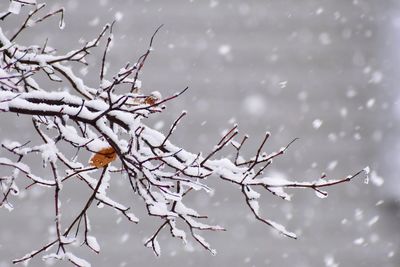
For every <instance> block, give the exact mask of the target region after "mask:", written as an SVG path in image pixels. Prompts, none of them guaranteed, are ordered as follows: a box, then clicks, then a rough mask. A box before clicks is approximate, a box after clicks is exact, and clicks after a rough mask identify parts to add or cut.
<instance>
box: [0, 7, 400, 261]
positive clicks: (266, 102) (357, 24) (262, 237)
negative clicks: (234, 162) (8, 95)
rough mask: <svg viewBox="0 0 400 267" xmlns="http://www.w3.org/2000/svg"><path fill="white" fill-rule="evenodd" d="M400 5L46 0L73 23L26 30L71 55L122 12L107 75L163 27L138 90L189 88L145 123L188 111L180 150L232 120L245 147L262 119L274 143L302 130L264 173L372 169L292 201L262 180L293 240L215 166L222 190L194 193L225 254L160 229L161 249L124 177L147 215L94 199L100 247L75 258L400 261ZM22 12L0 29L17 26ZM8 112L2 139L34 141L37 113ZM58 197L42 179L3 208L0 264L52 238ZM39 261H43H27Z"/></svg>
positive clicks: (274, 214)
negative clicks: (148, 244)
mask: <svg viewBox="0 0 400 267" xmlns="http://www.w3.org/2000/svg"><path fill="white" fill-rule="evenodd" d="M5 4H6V3H5V1H4V2H3V3H1V4H0V7H1V8H4V6H5ZM399 5H400V2H399V1H395V0H392V1H389V0H388V1H374V0H353V1H348V0H341V1H328V0H318V1H317V0H303V1H297V0H269V1H261V0H258V1H256V0H252V1H239V0H234V1H217V0H211V1H209V0H205V1H200V0H185V1H180V0H173V1H162V0H158V1H154V0H146V1H144V0H137V1H136V0H135V1H133V0H132V1H122V0H114V1H111V0H110V1H107V0H100V1H92V0H91V1H78V0H70V1H61V0H60V1H49V9H50V10H54V9H56V8H58V7H61V6H64V7H65V9H66V28H65V29H64V30H63V31H60V30H58V28H57V21H56V19H52V23H47V24H44V25H38V27H37V28H35V29H33V30H32V31H31V32H29V33H28V32H26V33H25V34H24V35H23V36H21V38H20V39H19V42H20V43H21V44H39V45H40V44H42V43H43V42H44V40H45V39H46V38H49V44H50V45H51V46H53V47H56V48H58V49H59V50H60V52H65V51H68V50H69V49H72V48H77V47H79V40H80V39H81V40H82V39H84V40H91V39H92V38H94V37H95V36H96V35H97V33H98V32H99V31H100V30H101V28H102V26H103V25H104V24H105V23H108V22H111V21H112V20H114V19H117V20H118V22H117V24H116V25H115V29H114V36H115V42H114V45H113V49H112V51H111V52H110V54H109V63H110V66H109V72H108V74H109V76H108V77H110V76H111V75H112V74H113V73H114V72H116V71H117V70H118V69H119V68H120V67H122V66H123V65H125V63H126V62H127V61H130V62H135V61H136V59H137V58H138V56H140V55H141V54H142V53H143V52H144V51H145V50H146V48H147V45H148V42H149V39H150V37H151V35H152V34H153V32H154V30H155V29H156V28H157V27H158V26H159V25H160V24H164V25H165V26H164V27H163V28H162V30H161V31H160V32H159V34H158V35H157V37H156V40H155V43H154V51H153V52H152V54H151V56H150V58H149V60H148V61H147V64H146V66H145V68H144V71H143V75H142V77H141V80H142V81H143V88H144V90H146V91H147V90H148V91H153V90H158V91H160V92H161V93H162V94H163V95H164V96H166V95H170V94H172V93H174V92H176V91H179V90H181V89H183V88H184V87H186V86H189V87H190V90H189V91H188V92H187V93H186V94H185V95H183V96H182V97H180V98H179V99H178V100H176V101H174V102H170V103H169V104H168V109H167V111H166V112H165V113H164V114H161V115H158V116H157V117H155V118H153V119H151V120H149V125H151V126H153V125H155V127H157V128H158V129H160V130H161V131H164V132H166V131H168V129H169V125H170V124H171V123H172V122H173V120H174V119H175V118H176V117H177V116H179V114H180V112H181V111H182V110H187V111H188V112H189V114H188V116H187V117H186V118H185V119H184V121H183V123H182V124H181V125H180V129H179V130H178V131H176V132H175V134H174V136H173V140H174V142H175V143H178V144H182V146H183V147H184V148H186V149H188V150H191V151H193V152H198V151H204V152H207V151H210V149H212V147H213V146H214V144H215V143H216V142H217V140H219V138H220V136H221V133H222V132H223V131H224V130H225V129H227V128H229V127H231V125H232V123H234V122H237V123H238V124H239V129H240V133H241V134H245V133H247V134H249V135H250V138H251V139H250V142H249V143H248V144H247V146H246V149H245V155H247V156H250V155H252V153H253V154H254V151H255V150H256V149H257V145H258V144H259V142H260V141H261V139H262V137H263V134H264V132H265V131H266V130H268V131H270V132H271V133H272V138H271V139H270V141H269V142H268V144H267V145H266V149H267V151H276V150H277V149H279V148H280V147H281V146H284V145H285V144H286V143H288V142H289V141H290V140H292V139H293V138H295V137H299V138H300V140H299V141H297V142H296V143H295V144H294V145H293V146H292V147H291V149H290V150H289V152H288V153H287V154H286V155H284V156H283V157H282V158H280V159H279V160H276V161H275V162H274V164H273V165H272V167H271V168H270V169H269V170H268V174H271V175H281V176H284V177H287V178H288V179H293V180H305V181H311V180H313V179H316V178H318V177H319V176H320V174H321V173H322V172H326V173H327V175H328V176H329V177H330V178H341V177H343V176H346V175H348V174H352V173H354V172H356V171H358V170H360V169H363V168H364V167H365V166H367V165H368V166H370V167H371V170H372V174H371V175H370V182H369V183H368V184H365V183H364V179H363V178H362V177H361V178H360V179H356V180H354V181H353V182H351V183H348V184H341V185H338V186H336V187H334V188H329V189H328V191H329V197H328V198H327V199H319V198H318V197H316V196H315V194H314V193H313V192H312V191H310V190H291V191H290V193H291V194H292V195H293V198H292V201H291V202H285V201H283V200H281V199H278V198H276V197H273V196H270V195H269V194H268V193H267V192H265V194H264V195H265V196H264V197H263V199H262V201H261V202H260V204H261V208H262V213H263V214H264V215H265V216H267V217H269V218H271V219H274V220H276V221H278V222H280V223H282V224H283V225H285V226H287V228H288V229H290V230H292V231H295V232H296V233H297V234H299V239H298V240H291V239H289V238H284V237H281V236H279V235H277V234H276V233H275V232H274V231H272V230H271V229H270V228H269V227H267V226H265V225H263V224H261V223H259V222H257V221H255V220H254V219H253V217H252V216H251V214H250V212H249V210H248V208H247V206H246V205H245V203H244V199H243V197H242V195H241V193H240V191H239V190H238V189H237V188H236V187H235V186H233V185H231V184H225V183H223V182H221V181H219V180H218V178H216V177H212V178H210V179H209V181H208V183H209V185H211V186H213V187H214V188H215V192H214V194H213V195H211V196H210V195H207V194H205V193H196V194H193V195H192V196H191V199H190V204H191V205H192V206H193V207H196V208H197V209H198V210H199V212H201V213H207V214H209V215H210V218H211V219H210V221H211V222H214V223H218V224H220V225H222V226H224V227H226V228H227V229H228V231H227V232H222V233H207V234H205V235H204V236H205V237H206V238H207V240H208V241H209V242H210V243H211V244H212V246H213V247H214V248H215V249H217V251H218V254H217V255H216V256H211V255H210V254H209V253H208V252H207V251H204V250H203V249H202V248H201V247H200V246H199V245H197V244H195V243H192V244H191V245H189V246H187V247H185V246H184V245H182V244H181V242H180V241H179V240H174V239H172V238H170V237H169V233H168V232H165V233H163V234H162V235H161V238H160V240H159V241H160V244H161V246H162V256H161V257H159V258H156V257H155V256H154V255H153V253H152V251H151V250H149V249H147V248H145V247H144V246H143V239H144V238H146V237H148V236H150V235H151V234H153V232H154V230H155V229H156V227H157V225H159V223H160V222H159V221H157V219H154V218H148V217H147V216H146V215H145V212H144V208H143V205H142V202H140V201H139V200H138V199H132V197H131V196H130V195H129V192H128V190H126V189H125V188H126V185H125V184H124V181H123V180H118V177H115V178H113V179H115V181H116V182H115V186H114V189H112V190H111V191H112V194H113V195H115V196H117V198H118V199H120V200H123V201H125V202H127V203H130V202H131V203H133V210H134V212H135V213H136V214H137V215H138V216H139V217H140V218H141V223H140V224H139V225H131V224H129V223H127V222H125V221H124V220H123V221H122V222H119V221H118V215H116V214H115V212H113V211H112V210H110V209H108V208H103V209H97V208H95V207H94V208H92V209H91V210H90V214H91V217H92V226H93V233H94V235H95V236H97V238H98V241H99V242H100V245H101V247H102V251H101V253H100V255H95V254H94V253H92V252H90V251H87V250H86V249H84V248H82V249H79V250H77V253H76V254H77V255H78V256H82V257H83V258H85V259H87V260H89V261H90V262H91V263H92V266H121V267H123V266H296V267H305V266H331V267H332V266H388V267H390V266H400V253H399V246H400V231H399V230H400V209H399V208H400V202H399V199H400V184H399V180H398V173H399V169H400V167H399V166H400V157H399V147H400V142H399V138H398V135H399V133H400V129H399V126H398V122H399V118H400V106H399V100H400V91H399V89H398V80H397V77H400V76H399V67H400V64H399V63H400V52H399V49H398V47H399V46H400V7H399ZM23 19H24V17H23V16H21V17H14V18H10V19H9V20H8V21H6V22H5V23H4V22H1V23H2V24H0V25H1V27H2V29H3V31H4V32H6V33H8V34H11V33H12V32H13V31H14V30H15V29H16V28H17V26H18V25H19V23H20V22H21V21H22V20H23ZM101 53H102V50H101V49H99V50H98V53H97V54H96V53H95V54H94V55H93V57H92V58H91V63H92V64H93V66H92V67H89V68H88V69H87V70H85V69H84V70H82V69H80V68H81V67H80V66H75V67H74V69H75V70H76V71H77V72H79V71H81V72H82V73H85V72H86V71H88V74H87V75H86V76H85V80H86V82H87V83H88V84H90V85H92V86H97V84H98V68H99V65H98V64H99V61H100V55H101ZM96 64H97V65H96ZM55 86H56V87H55V88H57V87H58V86H59V85H58V84H56V85H55ZM1 120H2V125H3V127H1V128H0V138H1V139H6V138H7V139H16V140H18V141H20V142H24V141H27V140H29V139H31V138H32V137H31V133H30V132H31V128H30V124H29V120H25V119H24V118H22V117H16V116H9V115H5V114H1ZM160 121H161V122H160ZM6 124H7V127H4V125H6ZM224 153H225V154H226V155H229V154H231V153H232V151H230V150H229V149H228V150H226V151H225V152H224ZM2 155H3V154H2ZM41 172H42V170H41V167H40V164H38V167H37V173H41ZM43 173H45V172H43ZM382 181H384V183H383V184H381V183H382ZM81 187H82V184H80V183H79V182H77V183H70V184H68V185H66V186H65V189H64V191H63V208H65V209H66V211H64V216H65V217H66V219H67V218H68V216H72V215H70V214H75V213H76V211H77V210H78V209H79V208H80V207H81V205H82V203H83V201H85V199H87V197H88V194H89V192H87V191H85V190H81V189H80V188H81ZM52 205H53V203H52V193H51V192H50V191H46V190H43V189H33V190H30V191H28V192H26V193H24V194H23V195H22V197H21V198H16V199H15V200H14V206H15V210H14V211H12V212H11V213H10V212H8V211H6V210H5V209H1V210H0V267H7V266H11V265H12V264H11V260H12V259H13V258H16V257H19V256H22V255H25V253H27V252H29V251H31V250H33V249H36V248H38V247H40V246H41V245H42V244H44V242H45V241H46V240H48V239H50V238H52V236H53V235H54V232H53V231H54V229H53V230H52V228H49V225H51V224H52V219H53V217H52V216H53V208H52ZM43 265H45V263H44V262H42V261H41V259H40V257H38V258H36V259H34V260H32V261H31V262H30V266H43ZM64 265H65V266H67V265H68V264H67V263H61V264H59V265H58V266H64Z"/></svg>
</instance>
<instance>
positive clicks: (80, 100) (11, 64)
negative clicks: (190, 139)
mask: <svg viewBox="0 0 400 267" xmlns="http://www.w3.org/2000/svg"><path fill="white" fill-rule="evenodd" d="M22 7H26V8H31V9H32V10H31V11H30V12H29V13H28V16H27V18H26V20H25V21H24V22H23V24H22V25H21V26H20V27H19V28H18V29H17V31H16V32H15V33H14V34H12V33H10V36H7V35H6V34H4V32H10V31H8V30H7V31H3V29H2V28H1V27H0V53H1V57H0V113H14V114H19V115H24V116H30V117H31V119H32V131H33V132H35V133H36V134H37V135H38V136H39V137H40V140H41V141H40V142H36V143H35V142H34V141H32V140H30V141H27V142H24V143H19V142H17V141H9V140H6V141H3V143H2V144H1V145H2V148H3V149H4V150H5V151H6V152H7V153H9V158H0V165H1V166H2V167H3V168H4V169H6V170H9V171H10V175H9V176H3V177H0V192H1V196H0V207H4V208H6V209H8V210H10V211H11V210H12V209H13V206H12V200H13V199H12V196H13V195H16V194H18V193H19V191H20V189H19V188H18V186H17V182H18V181H20V180H23V179H26V181H27V182H28V186H26V188H25V189H26V190H29V189H30V188H32V187H35V186H42V187H46V188H48V190H52V191H53V192H54V217H55V220H54V223H55V229H56V233H55V234H54V236H52V237H51V238H50V241H49V242H48V243H46V244H45V245H42V246H40V247H39V248H38V249H36V250H34V251H32V252H30V253H28V254H26V255H25V256H23V257H21V258H19V259H15V260H14V263H20V262H26V261H29V260H31V259H32V258H33V257H35V256H37V255H39V254H44V253H48V254H46V255H42V257H43V259H44V260H47V259H59V260H67V261H70V262H71V263H73V264H74V265H76V266H90V264H89V263H88V262H87V261H85V260H83V259H80V258H79V257H78V256H75V255H74V254H72V253H71V251H70V250H69V247H70V245H71V244H76V243H81V244H82V245H84V246H86V247H87V248H88V249H90V250H92V251H94V252H95V253H99V252H100V245H99V243H98V242H97V240H96V238H95V237H94V236H93V234H92V233H91V227H90V220H89V211H90V208H91V207H92V206H93V203H101V204H104V205H105V206H107V207H109V208H111V209H114V210H116V211H117V212H118V213H120V214H122V215H123V216H124V217H125V218H126V219H127V220H129V221H131V222H134V223H138V222H139V219H138V218H137V217H136V216H135V215H134V213H133V212H132V211H131V208H130V203H124V204H123V203H119V202H117V201H116V200H114V199H113V196H112V195H109V193H108V189H109V187H110V183H109V181H110V177H111V175H114V176H117V175H118V176H122V177H123V178H124V179H125V182H126V183H127V186H128V187H129V188H130V190H131V191H132V192H133V193H135V194H137V195H138V196H139V197H140V198H141V199H142V201H143V205H144V206H145V208H146V209H147V212H148V215H149V216H153V217H156V218H158V220H160V221H161V223H160V226H159V227H158V228H157V229H156V231H155V232H154V233H153V234H152V235H150V237H149V238H148V239H147V241H145V246H146V247H149V248H151V249H152V250H153V251H154V253H155V254H156V255H160V253H161V247H160V244H159V243H158V240H157V237H158V235H159V233H160V232H161V231H163V230H164V229H166V228H167V229H169V232H170V234H171V236H172V237H176V238H179V239H181V240H182V241H183V242H184V243H186V242H187V239H188V238H189V237H191V238H192V239H193V240H195V241H196V242H197V243H199V245H201V246H202V247H204V248H205V249H207V250H208V251H210V252H211V253H212V254H215V250H214V249H213V248H211V245H210V244H209V243H208V242H207V241H206V240H205V239H204V238H203V237H202V236H201V233H202V232H203V231H225V229H224V228H223V227H221V226H219V225H210V224H207V222H206V220H207V218H208V217H207V215H201V214H200V213H198V212H197V211H196V210H194V209H192V208H190V207H188V206H187V205H186V196H187V195H188V194H194V193H196V191H198V190H205V191H210V190H211V189H210V188H209V186H208V185H207V178H208V177H209V176H214V177H219V178H220V181H221V182H229V183H230V184H234V185H236V186H237V187H238V188H239V189H240V193H241V194H242V195H243V196H244V199H245V202H246V203H247V205H248V207H249V209H250V211H251V212H252V213H253V214H254V216H255V218H256V219H257V220H259V221H260V222H262V223H264V224H266V225H268V226H269V227H272V228H274V229H275V230H276V231H278V232H279V233H281V234H282V235H285V236H287V237H290V238H296V235H295V234H294V233H292V232H290V231H289V230H287V229H286V228H285V227H284V226H282V225H280V224H279V223H277V222H274V221H273V220H271V219H269V218H265V217H263V216H262V215H261V211H260V205H261V204H260V202H259V198H260V196H261V193H262V192H261V191H267V192H269V193H272V194H274V195H276V196H278V197H280V198H282V199H284V200H290V198H291V196H290V195H289V194H288V193H286V192H285V189H287V188H299V189H300V188H302V189H311V190H313V191H315V192H316V193H317V195H318V196H321V197H325V196H326V195H327V193H326V192H325V191H323V189H324V188H325V187H330V186H334V185H338V184H341V183H345V182H349V181H351V180H352V179H353V178H355V177H357V176H359V175H360V174H361V173H362V172H365V173H366V174H368V169H364V170H361V171H359V172H356V173H355V174H353V175H350V176H347V177H344V178H341V179H336V180H327V179H316V180H315V181H312V182H303V181H302V182H297V181H288V180H285V179H282V178H278V177H269V176H267V175H266V173H265V170H266V169H267V168H268V166H270V165H271V164H272V161H273V160H274V159H275V158H278V157H280V156H281V155H283V154H284V153H285V152H286V151H287V150H288V149H289V147H290V145H291V144H292V143H293V142H294V141H295V140H296V139H294V140H293V141H291V142H289V143H288V144H287V145H286V146H284V147H282V148H281V149H279V150H278V151H276V152H272V153H268V152H265V151H264V145H265V143H266V142H267V141H268V138H269V137H270V133H269V132H267V133H266V134H265V135H264V138H263V139H262V142H261V143H260V145H259V146H258V147H257V148H256V149H255V151H254V156H252V157H250V158H248V159H244V158H243V157H242V148H243V146H244V143H245V142H246V140H247V139H248V136H247V135H245V136H244V137H242V138H241V139H239V140H241V141H237V140H236V139H237V138H239V136H240V134H239V130H238V126H237V125H234V126H233V127H232V128H231V129H230V130H229V131H227V133H226V134H225V135H224V136H223V137H222V138H221V139H220V140H219V141H218V143H217V144H216V145H215V146H214V148H213V149H212V151H210V152H209V153H192V152H189V151H188V150H186V149H184V148H182V147H180V146H179V145H176V144H173V143H172V142H171V141H170V137H171V136H172V135H173V133H174V131H175V130H176V128H177V127H178V125H179V123H180V122H181V120H182V118H183V117H184V116H185V115H186V112H185V111H184V112H182V114H181V115H180V116H179V117H178V118H177V119H176V120H175V121H174V122H173V124H172V125H171V127H170V130H169V131H168V132H166V133H165V134H163V133H161V132H159V131H156V130H154V129H152V128H150V127H148V126H147V125H146V119H147V118H149V117H150V116H152V115H153V114H155V113H160V112H163V111H164V110H165V108H166V104H168V103H169V102H170V101H173V100H175V99H176V98H178V97H179V96H180V95H181V94H183V93H184V92H185V91H186V90H187V88H184V89H183V90H181V91H179V92H177V93H176V94H174V95H171V96H164V97H163V96H162V95H161V94H160V93H159V92H157V91H154V92H145V91H142V90H141V89H140V85H141V82H140V80H139V78H140V73H141V71H142V69H143V68H144V66H145V62H146V59H147V58H148V56H149V55H150V53H151V51H152V45H153V41H154V37H155V35H156V33H157V31H158V30H159V29H160V28H158V29H157V30H156V31H155V33H154V35H153V36H152V37H151V39H150V43H149V47H148V50H147V51H146V52H145V53H144V54H143V55H142V56H140V57H139V58H138V60H136V61H135V62H134V63H133V64H131V63H129V62H128V63H127V64H126V65H125V66H124V67H122V68H121V69H120V70H119V71H118V73H115V74H114V75H112V76H111V77H110V78H109V79H110V80H107V77H106V76H107V75H106V74H105V71H104V68H105V65H106V60H107V52H108V50H109V45H110V42H111V40H112V26H113V24H111V25H106V26H105V27H104V28H103V29H102V30H101V31H100V33H99V34H98V35H97V36H95V37H94V39H93V40H92V41H90V42H87V43H86V44H84V45H83V46H82V47H80V48H78V49H75V50H72V51H70V52H68V53H66V54H63V55H58V54H57V53H56V52H55V50H54V49H52V48H49V47H48V46H47V44H46V43H45V45H43V46H42V47H39V46H35V45H32V46H29V47H25V46H21V45H19V44H18V37H19V36H20V35H22V34H23V33H24V32H25V31H26V30H29V28H31V27H34V26H35V25H36V24H37V23H42V22H44V21H46V20H47V19H48V18H50V17H53V16H60V28H63V27H64V26H63V25H64V11H63V9H60V10H56V11H53V12H49V13H44V14H41V13H42V12H44V10H45V4H36V2H35V1H33V0H30V1H28V0H25V1H16V0H12V1H11V2H10V8H9V9H8V11H6V12H3V13H1V14H0V19H1V20H4V19H7V17H8V16H10V15H12V14H18V13H19V9H20V8H22ZM105 38H107V39H106V41H105V45H104V48H103V49H104V53H103V57H102V61H101V68H100V73H99V74H98V75H99V77H100V82H99V85H98V87H95V88H93V87H89V86H87V85H86V84H85V82H84V80H83V78H81V77H79V76H77V75H76V74H75V72H74V71H73V65H74V64H87V63H86V62H87V61H86V58H87V56H88V55H89V54H90V51H91V50H92V49H95V48H98V47H100V45H102V40H103V39H105ZM71 66H72V67H71ZM40 73H43V74H45V75H47V77H48V78H49V80H50V81H53V82H57V83H58V82H63V83H65V86H66V87H69V89H70V90H69V91H63V92H59V91H57V92H55V91H52V90H51V89H50V88H48V87H42V86H41V85H40V84H39V83H38V82H36V81H35V78H36V76H37V75H38V74H40ZM126 85H128V90H127V87H126ZM2 115H3V114H2ZM3 116H4V115H3ZM66 144H67V145H68V146H69V147H70V148H72V149H75V150H76V153H75V155H73V156H69V155H68V154H67V153H66ZM228 145H232V146H233V147H234V149H235V157H234V159H233V160H230V159H228V158H227V157H225V156H223V151H224V148H225V147H226V146H228ZM85 151H86V153H85ZM87 152H89V153H91V154H92V156H91V158H90V159H89V158H87V154H88V153H87ZM37 155H39V156H41V158H42V161H43V166H44V167H45V168H47V169H48V170H49V173H50V174H51V176H50V177H52V178H48V179H44V178H41V177H39V176H37V175H35V174H33V171H34V170H33V169H31V168H30V167H29V166H28V165H26V164H25V163H23V162H24V161H25V160H26V159H27V158H29V157H35V156H37ZM85 157H86V158H85ZM67 180H68V181H70V180H74V181H76V182H77V183H81V184H82V186H86V187H87V188H88V189H89V190H90V192H91V193H90V194H89V195H88V196H87V201H86V202H85V203H83V205H82V206H83V208H82V209H81V210H80V211H79V212H77V214H76V216H75V217H74V219H73V220H72V221H64V220H61V218H62V216H61V214H62V208H61V196H62V194H63V187H64V186H67V185H66V184H65V182H66V181H67ZM26 181H25V183H26ZM256 190H258V191H256ZM178 223H179V225H180V226H179V227H182V228H178V227H177V225H178Z"/></svg>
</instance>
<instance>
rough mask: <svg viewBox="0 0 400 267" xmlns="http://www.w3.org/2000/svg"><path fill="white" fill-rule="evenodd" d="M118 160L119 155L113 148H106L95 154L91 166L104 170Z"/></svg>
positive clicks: (90, 162) (90, 161)
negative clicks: (103, 168)
mask: <svg viewBox="0 0 400 267" xmlns="http://www.w3.org/2000/svg"><path fill="white" fill-rule="evenodd" d="M116 158H117V153H116V152H115V150H114V148H113V147H111V146H110V147H106V148H103V149H101V150H100V151H98V152H97V153H96V154H94V155H93V156H92V157H91V158H90V160H89V164H90V165H91V166H93V167H96V168H102V167H104V166H106V165H107V164H109V163H110V162H112V161H114V160H115V159H116Z"/></svg>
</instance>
